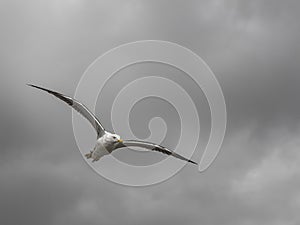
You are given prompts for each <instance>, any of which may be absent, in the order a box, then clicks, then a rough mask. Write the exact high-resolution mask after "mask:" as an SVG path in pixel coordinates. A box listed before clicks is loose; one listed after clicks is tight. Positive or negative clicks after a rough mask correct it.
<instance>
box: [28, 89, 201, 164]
mask: <svg viewBox="0 0 300 225" xmlns="http://www.w3.org/2000/svg"><path fill="white" fill-rule="evenodd" d="M27 85H28V86H30V87H33V88H37V89H39V90H42V91H45V92H48V93H49V94H51V95H54V96H55V97H57V98H59V99H60V100H62V101H64V102H65V103H67V104H68V105H69V106H71V107H72V108H73V109H75V110H76V111H77V112H79V113H80V114H81V115H82V116H83V117H84V118H86V119H87V120H88V121H89V122H90V124H91V125H92V126H93V127H94V129H95V130H96V133H97V141H96V144H95V147H94V148H93V150H91V151H90V152H88V153H86V154H85V157H86V158H87V159H91V160H92V162H96V161H98V160H99V159H101V158H102V157H103V156H105V155H109V154H110V153H112V152H113V151H115V150H117V149H120V148H125V147H140V148H145V149H147V150H152V151H156V152H161V153H163V154H167V155H170V156H173V157H175V158H178V159H181V160H184V161H187V162H190V163H193V164H196V165H197V163H196V162H194V161H192V160H189V159H187V158H185V157H183V156H181V155H179V154H177V153H176V152H174V151H172V150H169V149H168V148H165V147H163V146H161V145H158V144H155V143H151V142H145V141H139V140H122V139H121V137H120V136H119V135H117V134H114V133H110V132H108V131H106V130H105V129H104V127H103V125H102V124H101V123H100V121H99V120H98V119H97V117H96V116H95V115H94V114H93V113H92V112H91V111H90V110H89V109H88V108H87V107H86V106H85V105H84V104H82V103H80V102H79V101H77V100H76V99H74V98H71V97H69V96H67V95H64V94H61V93H58V92H56V91H52V90H49V89H46V88H43V87H39V86H37V85H33V84H27Z"/></svg>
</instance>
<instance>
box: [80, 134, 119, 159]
mask: <svg viewBox="0 0 300 225" xmlns="http://www.w3.org/2000/svg"><path fill="white" fill-rule="evenodd" d="M120 142H121V141H120V136H118V135H116V134H112V133H109V132H107V131H106V132H105V134H104V135H103V136H102V137H100V138H98V140H97V141H96V144H95V147H94V149H93V150H92V151H91V152H89V153H87V154H85V156H86V158H87V159H90V158H92V159H93V160H92V162H96V161H98V160H99V159H100V158H101V157H103V156H105V155H108V154H110V153H112V151H114V150H116V149H117V148H116V147H117V144H118V143H120Z"/></svg>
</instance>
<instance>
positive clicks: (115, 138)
mask: <svg viewBox="0 0 300 225" xmlns="http://www.w3.org/2000/svg"><path fill="white" fill-rule="evenodd" d="M104 139H105V141H106V142H108V143H111V144H118V143H120V142H123V140H122V139H121V137H120V136H119V135H117V134H112V133H109V132H107V133H106V134H105V135H104Z"/></svg>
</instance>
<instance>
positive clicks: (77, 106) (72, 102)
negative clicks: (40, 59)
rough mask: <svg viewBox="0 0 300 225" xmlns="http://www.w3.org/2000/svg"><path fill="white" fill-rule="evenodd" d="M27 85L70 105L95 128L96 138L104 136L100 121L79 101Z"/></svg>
mask: <svg viewBox="0 0 300 225" xmlns="http://www.w3.org/2000/svg"><path fill="white" fill-rule="evenodd" d="M27 85H28V86H31V87H34V88H37V89H40V90H42V91H46V92H48V93H50V94H52V95H54V96H55V97H57V98H59V99H60V100H62V101H64V102H66V103H67V104H68V105H70V106H71V107H72V108H73V109H75V110H76V111H77V112H79V113H80V114H81V115H82V116H83V117H85V118H86V119H87V120H88V121H89V122H90V123H91V124H92V126H93V127H94V128H95V130H96V132H97V138H99V137H101V136H103V135H104V133H105V129H104V127H103V126H102V124H101V123H100V121H99V120H98V119H97V117H96V116H95V115H94V114H93V113H92V112H90V111H89V110H88V108H87V107H86V106H85V105H83V104H82V103H80V102H79V101H77V100H75V99H73V98H71V97H69V96H66V95H63V94H60V93H58V92H55V91H51V90H49V89H46V88H42V87H39V86H36V85H33V84H27Z"/></svg>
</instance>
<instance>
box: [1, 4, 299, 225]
mask: <svg viewBox="0 0 300 225" xmlns="http://www.w3.org/2000/svg"><path fill="white" fill-rule="evenodd" d="M0 4H1V14H0V27H1V37H0V38H1V42H0V45H1V53H0V55H1V61H0V65H1V66H0V70H1V82H0V103H1V108H0V113H1V114H0V115H1V116H0V124H1V132H0V140H1V152H0V156H1V159H0V179H1V187H0V191H1V192H0V193H1V194H0V199H1V203H0V208H1V210H0V214H1V222H2V223H3V224H19V223H24V224H27V223H28V224H29V223H30V224H39V223H43V224H66V223H72V224H83V223H88V224H99V223H103V224H119V223H122V224H141V223H143V224H153V223H164V224H177V223H186V224H199V223H201V224H215V225H217V224H230V225H232V224H272V225H273V224H293V225H294V224H298V223H299V221H300V219H299V216H298V212H297V209H298V208H299V191H298V189H299V172H298V170H297V167H296V166H295V165H297V164H299V154H298V151H297V149H298V146H299V142H298V136H299V110H300V108H299V104H298V96H299V94H300V93H299V90H300V89H299V84H300V80H299V77H300V76H299V71H300V68H299V63H298V61H299V52H300V51H299V50H300V49H299V45H298V40H299V34H300V33H299V24H298V21H299V15H298V11H299V7H300V4H299V2H298V1H293V0H289V1H284V2H283V1H251V2H250V1H233V0H232V1H188V2H183V1H126V2H125V1H110V2H108V1H89V2H87V1H80V0H76V1H60V2H59V1H51V2H43V1H34V0H31V1H26V3H25V2H22V1H2V2H1V3H0ZM140 39H162V40H168V41H173V42H176V43H179V44H182V45H183V46H186V47H188V48H190V49H191V50H193V51H194V52H196V53H197V54H199V55H200V56H201V57H203V58H204V59H205V60H206V62H207V63H208V64H209V65H210V66H211V68H212V70H213V71H214V72H215V74H216V76H217V78H218V80H219V82H220V85H221V87H222V89H223V91H224V95H225V99H226V103H227V110H228V129H227V134H226V137H225V141H224V145H223V148H222V150H221V153H220V155H219V156H218V158H217V160H216V161H215V163H214V164H213V165H212V167H211V168H210V169H209V170H207V171H206V172H205V173H203V174H199V173H198V172H197V171H196V169H195V168H193V167H185V169H184V170H182V171H181V172H180V173H178V174H177V175H176V176H175V177H173V178H172V179H170V180H168V181H166V182H164V183H162V184H159V185H155V186H151V187H146V188H128V187H123V186H119V185H116V184H113V183H111V182H109V181H107V180H105V179H103V178H100V177H99V176H97V175H96V174H95V173H94V172H93V171H92V170H91V169H90V168H89V167H88V166H87V165H86V164H85V163H84V162H83V160H82V158H81V155H80V153H79V151H78V150H77V148H78V147H77V146H76V143H75V139H74V136H73V132H72V121H71V110H70V109H69V108H68V107H67V106H66V105H64V104H63V103H60V102H58V101H57V100H56V99H53V98H51V97H50V96H47V95H44V94H43V93H40V92H37V91H35V90H32V89H29V88H28V87H27V86H25V84H26V83H28V82H32V83H36V84H40V85H43V86H46V87H49V88H52V89H55V90H59V91H62V92H64V93H66V94H69V95H73V94H74V92H75V88H76V85H77V83H78V81H79V79H80V77H81V76H82V73H83V72H84V70H85V69H86V67H87V66H88V65H89V64H90V63H91V62H92V61H93V60H94V59H95V58H96V57H98V56H99V55H100V54H102V53H104V52H105V51H107V50H109V49H111V48H112V47H115V46H117V45H119V44H122V43H126V42H129V41H135V40H140ZM145 69H146V70H147V71H148V72H162V71H164V74H165V76H166V77H172V74H175V71H174V70H172V71H171V69H170V71H171V72H172V73H165V71H166V70H163V69H155V68H151V67H150V66H148V65H142V66H141V67H140V68H135V69H132V68H129V69H128V71H127V75H128V77H127V76H126V79H125V78H124V80H122V79H117V81H119V82H116V80H115V81H114V80H113V79H112V81H111V83H108V85H107V86H106V87H105V89H104V92H103V93H102V96H101V95H100V97H99V101H98V104H97V110H96V111H97V114H102V115H101V118H103V122H104V124H105V126H106V127H108V128H111V127H110V126H111V125H110V123H109V116H110V114H109V107H108V109H102V108H101V105H102V104H103V101H104V100H103V97H105V96H108V95H109V94H115V93H116V92H117V91H118V87H119V86H121V85H122V84H123V83H126V82H128V80H129V79H134V78H136V77H138V76H140V74H141V71H142V70H145ZM167 69H168V68H167ZM173 72H174V73H173ZM130 73H132V75H130ZM124 74H126V71H125V72H124V73H123V75H124ZM176 76H180V75H179V74H178V75H176ZM176 76H175V75H174V76H173V77H172V78H174V79H176ZM116 77H117V76H116ZM127 79H128V80H127ZM118 85H119V86H118ZM182 85H183V86H184V87H186V88H187V89H189V91H190V93H191V96H192V97H193V99H197V93H199V92H198V90H197V88H196V87H195V86H193V84H192V83H191V82H190V81H188V80H185V81H184V82H183V84H182ZM113 88H115V90H114V89H113ZM81 100H82V101H84V99H81ZM199 101H201V103H200V104H199V106H200V107H199V110H200V112H201V115H203V118H202V117H201V118H202V120H204V121H205V120H208V119H209V110H208V109H202V107H203V108H205V107H206V108H207V102H206V100H205V99H204V96H203V94H202V96H201V97H200V99H199ZM110 104H111V99H109V98H108V99H107V105H108V106H109V105H110ZM136 109H137V112H136V114H139V115H140V114H142V113H143V111H142V109H141V110H140V109H139V108H138V106H137V108H136ZM152 113H153V114H155V113H156V112H155V110H154V111H153V112H152V111H151V112H149V115H150V114H151V115H152ZM133 115H134V114H133ZM140 116H141V115H140ZM201 118H200V119H201ZM139 121H142V119H140V120H139ZM201 122H202V121H201ZM83 123H85V121H83ZM203 123H204V124H205V126H204V127H205V130H206V129H209V124H208V123H207V122H206V121H205V122H203ZM133 126H137V125H133ZM174 126H175V125H174ZM144 127H145V128H146V126H144V125H143V124H141V125H140V126H137V127H136V128H135V127H134V129H136V130H137V131H138V130H139V129H142V128H144ZM84 132H85V133H84ZM83 133H84V135H86V136H88V137H86V140H85V143H86V146H85V147H86V148H87V150H89V149H90V148H91V147H92V145H93V143H91V141H93V138H94V136H93V135H94V133H93V130H92V129H91V128H90V127H89V125H88V124H87V125H86V130H84V131H83ZM207 135H208V134H207V131H206V133H205V132H204V137H203V138H202V141H203V142H205V141H206V140H207ZM169 138H170V139H169V141H167V140H166V144H168V145H171V143H168V142H172V137H169ZM276 152H279V153H278V154H279V157H278V158H276V160H275V163H274V162H273V161H272V160H273V157H274V154H275V153H276ZM199 156H200V152H198V153H196V155H195V157H196V158H197V157H198V158H200V157H199ZM116 157H123V156H122V154H118V155H117V154H116ZM136 157H137V158H142V157H141V156H140V155H139V156H136ZM149 157H152V156H150V155H149ZM155 157H156V156H153V157H152V158H151V160H158V159H160V158H155ZM272 163H274V164H272ZM276 163H278V165H277V164H276ZM264 165H266V166H264ZM269 166H274V173H276V172H277V173H278V174H281V176H287V177H286V178H282V179H281V178H278V177H276V176H273V173H272V172H268V170H267V169H265V168H268V167H269ZM295 168H296V169H295ZM253 171H260V173H261V174H263V175H264V174H265V176H266V179H264V180H265V181H264V182H265V183H264V185H265V187H264V188H262V189H253V190H252V192H251V191H249V192H241V190H240V189H238V188H237V186H235V185H236V184H241V185H242V184H244V183H245V184H247V185H246V187H247V188H250V185H248V183H247V182H250V181H251V182H253V183H254V184H255V185H256V184H257V185H259V184H260V180H255V179H254V178H253V179H254V180H251V179H252V178H251V179H250V178H249V176H250V175H249V174H251V172H253ZM291 171H292V172H291ZM270 173H271V174H270ZM250 177H251V176H250ZM247 179H250V181H248V180H247ZM243 182H244V183H243ZM238 187H239V186H238ZM16 215H17V216H16Z"/></svg>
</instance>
